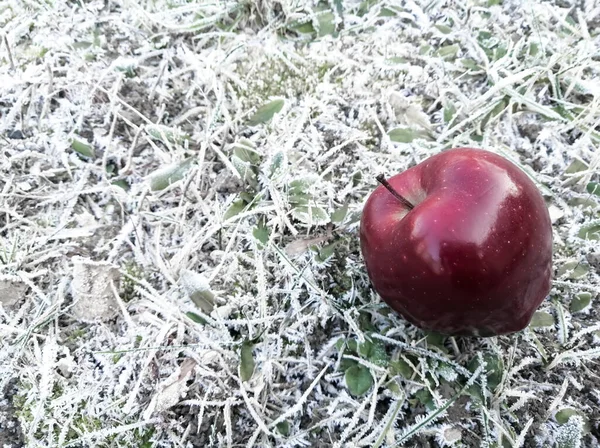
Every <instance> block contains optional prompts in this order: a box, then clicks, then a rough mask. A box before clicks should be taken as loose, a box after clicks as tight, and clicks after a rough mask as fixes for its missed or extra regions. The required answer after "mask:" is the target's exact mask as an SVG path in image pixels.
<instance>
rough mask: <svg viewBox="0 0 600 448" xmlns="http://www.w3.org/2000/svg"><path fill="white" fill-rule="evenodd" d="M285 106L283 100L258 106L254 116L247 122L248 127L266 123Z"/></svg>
mask: <svg viewBox="0 0 600 448" xmlns="http://www.w3.org/2000/svg"><path fill="white" fill-rule="evenodd" d="M284 104H285V101H284V100H281V99H279V100H274V101H271V102H270V103H267V104H263V105H262V106H260V107H259V108H258V109H257V110H256V112H254V115H252V117H251V118H250V119H249V120H248V125H250V126H257V125H259V124H262V123H266V122H268V121H270V120H271V119H272V118H273V117H274V116H275V114H276V113H278V112H280V111H281V109H283V105H284Z"/></svg>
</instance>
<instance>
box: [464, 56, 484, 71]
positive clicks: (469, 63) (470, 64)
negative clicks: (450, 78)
mask: <svg viewBox="0 0 600 448" xmlns="http://www.w3.org/2000/svg"><path fill="white" fill-rule="evenodd" d="M460 62H461V63H462V65H463V66H464V67H465V68H466V69H469V70H474V71H480V70H481V67H480V65H479V64H478V63H477V61H476V60H475V59H470V58H464V59H461V60H460Z"/></svg>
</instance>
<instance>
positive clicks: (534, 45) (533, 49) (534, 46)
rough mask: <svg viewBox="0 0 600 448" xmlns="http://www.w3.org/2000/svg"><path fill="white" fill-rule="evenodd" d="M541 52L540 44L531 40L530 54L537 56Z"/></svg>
mask: <svg viewBox="0 0 600 448" xmlns="http://www.w3.org/2000/svg"><path fill="white" fill-rule="evenodd" d="M539 52H540V46H539V45H538V44H537V43H535V42H531V43H530V44H529V56H534V57H535V56H537V54H538V53H539Z"/></svg>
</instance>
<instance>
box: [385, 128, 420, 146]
mask: <svg viewBox="0 0 600 448" xmlns="http://www.w3.org/2000/svg"><path fill="white" fill-rule="evenodd" d="M388 135H389V137H390V140H391V141H393V142H399V143H410V142H412V141H413V140H414V139H415V133H414V131H413V130H412V129H410V128H396V129H392V130H391V131H390V132H388Z"/></svg>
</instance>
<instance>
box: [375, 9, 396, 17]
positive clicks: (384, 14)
mask: <svg viewBox="0 0 600 448" xmlns="http://www.w3.org/2000/svg"><path fill="white" fill-rule="evenodd" d="M397 15H398V14H397V13H396V11H394V10H392V9H390V8H385V7H384V8H381V11H379V16H380V17H396V16H397Z"/></svg>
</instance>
